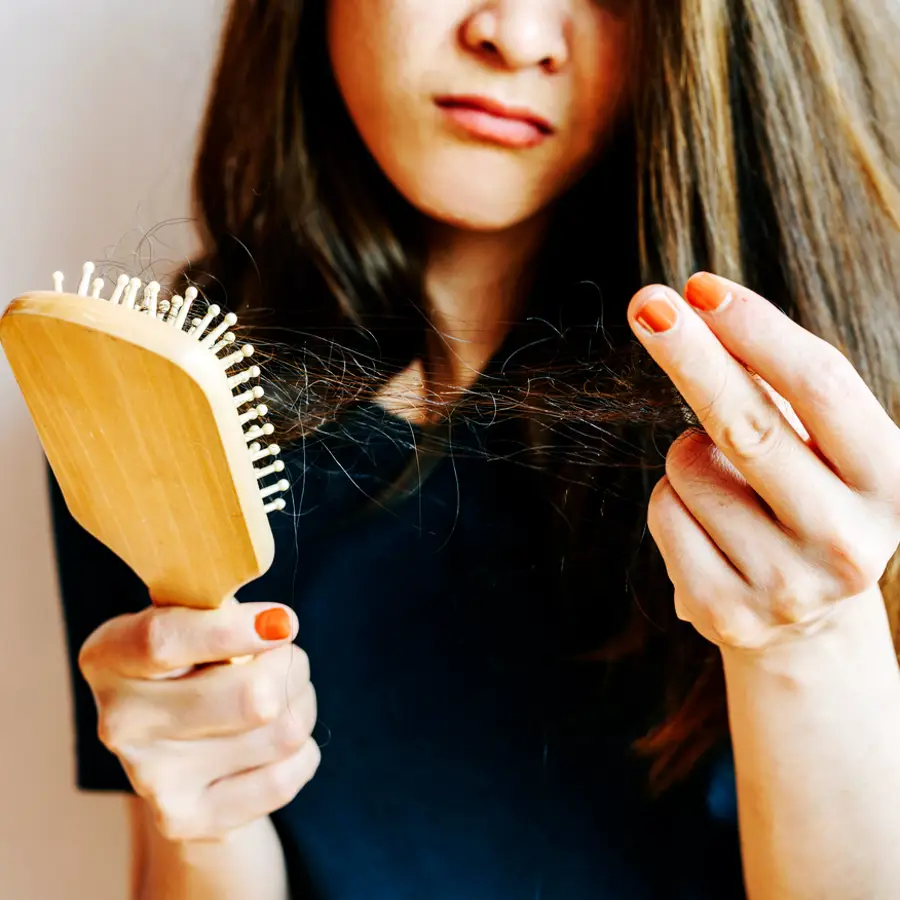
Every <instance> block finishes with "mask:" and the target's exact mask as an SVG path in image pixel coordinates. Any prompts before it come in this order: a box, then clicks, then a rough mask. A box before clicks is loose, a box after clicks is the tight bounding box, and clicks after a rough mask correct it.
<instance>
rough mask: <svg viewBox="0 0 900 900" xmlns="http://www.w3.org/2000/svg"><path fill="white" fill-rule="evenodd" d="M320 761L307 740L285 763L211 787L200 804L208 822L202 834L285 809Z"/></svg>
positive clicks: (253, 771) (225, 830) (315, 750)
mask: <svg viewBox="0 0 900 900" xmlns="http://www.w3.org/2000/svg"><path fill="white" fill-rule="evenodd" d="M321 759H322V754H321V751H320V750H319V745H318V744H317V743H316V742H315V740H313V738H309V739H307V741H306V742H305V743H304V744H303V746H302V747H301V748H300V749H299V750H298V751H297V752H296V753H294V754H292V755H291V756H289V757H287V758H286V759H283V760H280V761H279V762H276V763H271V764H270V765H267V766H263V767H262V768H259V769H253V770H251V771H249V772H243V773H241V774H239V775H232V776H231V777H229V778H224V779H222V780H221V781H218V782H216V783H215V784H213V785H211V786H210V787H209V788H208V789H207V791H206V792H205V794H204V796H203V800H202V804H203V807H204V809H205V813H206V818H207V820H208V821H207V824H206V826H205V828H204V831H205V832H206V833H218V834H222V833H225V832H227V831H231V830H232V829H234V828H239V827H241V826H242V825H244V824H246V823H247V822H251V821H253V820H255V819H260V818H262V817H263V816H266V815H269V814H270V813H273V812H275V811H276V810H278V809H281V808H282V807H283V806H287V804H288V803H290V802H291V800H293V799H294V797H296V796H297V794H298V793H299V792H300V790H301V789H302V788H303V787H304V786H305V785H306V784H308V783H309V781H310V780H311V779H312V777H313V775H315V773H316V770H317V769H318V767H319V763H320V761H321Z"/></svg>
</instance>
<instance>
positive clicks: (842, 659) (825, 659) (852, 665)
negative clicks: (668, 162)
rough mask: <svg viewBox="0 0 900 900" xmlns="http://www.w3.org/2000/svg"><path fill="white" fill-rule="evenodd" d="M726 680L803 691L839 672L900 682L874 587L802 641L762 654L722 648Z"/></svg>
mask: <svg viewBox="0 0 900 900" xmlns="http://www.w3.org/2000/svg"><path fill="white" fill-rule="evenodd" d="M720 650H721V653H722V663H723V666H724V668H725V672H726V676H728V675H729V674H730V675H731V676H732V677H737V676H744V677H747V676H749V677H760V676H768V677H773V678H776V679H779V680H780V681H782V682H783V684H784V686H793V687H802V686H804V685H808V684H812V683H815V682H817V681H819V680H821V679H822V678H826V679H829V680H832V679H834V678H835V677H840V676H841V673H844V674H846V675H848V676H849V675H852V676H853V679H854V681H857V680H858V679H859V678H861V677H865V675H866V673H873V674H874V673H880V674H881V675H882V676H887V677H888V678H889V679H891V678H892V679H895V680H896V679H900V668H898V666H897V656H896V653H895V650H894V646H893V641H892V638H891V629H890V622H889V620H888V616H887V612H886V610H885V606H884V599H883V597H882V594H881V590H880V589H879V588H878V587H877V586H876V587H875V588H874V589H872V590H870V591H866V592H865V593H863V594H860V595H858V596H856V597H851V598H848V599H846V600H842V601H840V602H839V603H838V604H837V605H836V606H835V608H834V610H833V611H832V612H831V614H830V615H829V616H828V617H827V619H825V620H823V621H822V622H821V623H820V624H819V626H818V627H817V628H816V629H815V630H814V631H811V632H809V633H808V634H805V635H803V636H800V637H797V638H794V639H791V640H788V641H784V642H781V643H778V644H774V645H772V646H770V647H766V648H764V649H761V650H746V649H742V648H737V647H730V646H722V647H721V648H720Z"/></svg>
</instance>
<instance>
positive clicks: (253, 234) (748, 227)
mask: <svg viewBox="0 0 900 900" xmlns="http://www.w3.org/2000/svg"><path fill="white" fill-rule="evenodd" d="M633 2H634V4H635V7H636V8H635V14H636V21H637V27H636V28H635V30H634V35H633V44H632V46H631V47H630V48H628V50H629V52H630V54H631V59H632V60H633V66H634V73H633V74H634V79H635V80H634V84H635V86H636V87H635V97H634V103H633V106H632V108H631V109H630V111H629V113H628V115H627V116H626V117H625V118H624V119H623V120H622V122H621V124H620V126H619V127H618V128H617V130H616V132H615V134H614V135H613V136H612V137H611V138H610V141H609V144H608V146H607V147H606V149H605V152H604V154H603V158H602V160H601V162H600V163H599V164H598V165H597V166H596V167H595V169H594V170H593V171H591V172H590V173H589V174H588V175H586V176H585V177H584V178H583V179H582V180H581V182H579V184H578V185H577V186H576V187H575V188H573V189H572V190H571V191H570V192H569V193H568V194H567V195H566V196H565V197H563V198H562V199H561V200H559V201H558V202H557V204H556V206H555V208H554V209H553V211H552V214H553V216H554V226H553V228H552V229H551V230H550V233H551V237H550V238H549V239H548V241H547V243H546V244H545V246H544V247H543V249H542V251H541V255H540V260H539V265H538V275H537V277H536V279H535V282H534V284H533V285H532V288H531V290H530V292H529V298H528V304H527V307H526V309H525V313H524V315H522V316H521V320H520V321H517V322H516V323H514V325H513V327H512V328H511V330H510V333H509V336H508V338H507V340H506V342H505V344H504V345H503V347H502V348H501V350H500V352H499V353H498V354H497V356H496V358H495V359H494V360H493V361H492V362H491V363H490V365H489V366H488V367H487V369H486V370H485V372H484V373H483V374H482V375H481V377H479V379H478V380H477V381H476V383H475V384H474V385H473V386H471V388H469V389H468V390H467V391H466V392H464V393H463V394H462V395H461V396H460V397H459V400H458V401H457V402H456V403H455V404H454V405H453V407H452V410H450V412H449V413H448V414H447V415H449V416H450V417H451V418H453V419H454V420H456V421H459V420H460V418H463V419H465V418H471V419H483V418H484V417H489V419H490V420H494V419H504V420H509V421H512V422H514V423H516V425H517V427H518V428H519V432H518V433H519V434H520V435H521V442H522V451H521V453H519V454H517V458H518V459H519V460H520V461H521V462H522V464H525V465H531V466H534V467H535V468H537V469H540V470H542V471H544V472H548V473H550V474H551V475H552V478H551V479H547V480H546V483H548V484H552V485H553V486H554V487H553V488H552V490H553V491H555V492H556V496H554V497H552V498H551V500H552V504H553V506H554V508H555V509H556V510H558V513H559V514H558V515H557V516H554V517H552V518H551V520H550V521H548V522H547V543H548V546H549V547H550V548H551V552H554V553H556V554H558V555H559V558H560V559H564V560H565V563H566V564H565V571H564V572H563V573H562V574H561V576H560V586H559V595H560V603H565V602H569V603H571V608H572V610H573V615H575V616H577V615H580V614H581V613H582V612H584V611H585V610H587V609H588V608H589V607H591V606H594V607H599V608H601V609H602V606H603V603H604V598H603V597H602V596H600V595H599V591H598V589H595V590H594V591H593V592H592V591H591V583H592V579H591V573H592V572H597V571H599V570H600V569H601V568H602V567H603V566H605V565H606V566H609V565H613V564H617V565H618V566H619V568H620V569H621V568H622V560H626V561H627V564H626V566H625V569H624V570H623V584H627V589H628V591H629V592H630V594H631V596H632V598H633V601H634V602H633V604H632V608H633V615H632V616H631V619H630V621H629V622H628V623H626V624H623V627H622V628H621V629H620V630H619V632H618V633H617V635H616V638H615V639H614V640H612V641H610V640H604V641H603V642H602V644H600V645H599V646H593V647H581V648H578V650H577V652H578V654H579V655H580V656H582V657H587V658H593V659H596V660H597V662H598V665H600V664H601V661H607V662H611V661H614V662H615V664H616V665H617V666H625V667H627V666H629V665H634V666H640V667H643V668H644V669H647V668H648V667H650V666H653V667H654V671H655V670H656V668H657V667H658V670H659V671H658V677H657V682H656V684H657V688H658V690H657V701H658V702H657V704H656V709H657V712H658V718H657V721H656V724H655V725H654V727H653V728H652V730H650V731H649V733H648V734H647V735H646V736H645V737H644V738H643V739H642V740H640V741H639V742H638V747H637V749H638V750H639V751H640V752H642V753H645V754H647V755H648V756H649V757H650V758H651V759H652V764H651V780H652V782H653V784H654V785H655V786H656V787H657V788H662V787H665V786H666V785H667V784H669V783H671V782H672V781H674V780H676V779H679V778H681V777H683V776H684V775H685V774H686V773H687V772H688V771H689V770H690V769H691V767H692V766H693V764H694V763H695V762H696V761H697V760H698V759H699V758H700V757H701V756H702V755H703V754H704V752H705V751H706V750H707V749H709V748H710V747H711V746H712V745H714V744H715V743H716V742H717V741H718V740H719V739H720V738H721V737H723V736H724V734H725V733H726V727H727V722H726V716H725V694H724V680H723V677H722V670H721V660H720V654H719V652H718V650H717V649H716V648H714V647H712V646H711V645H710V644H708V643H707V642H706V641H705V640H704V639H702V638H701V637H699V635H697V634H696V632H695V631H694V629H693V628H692V627H691V626H689V625H686V624H685V623H682V622H679V621H678V620H677V619H676V618H675V616H674V611H673V608H672V587H671V584H670V583H669V580H668V578H667V577H666V573H665V570H664V567H663V566H662V564H661V559H660V557H659V554H658V551H657V550H656V548H655V547H654V545H653V542H652V541H650V540H649V539H647V538H646V536H645V534H644V530H645V519H646V504H647V499H648V496H649V492H650V489H651V488H652V486H653V483H654V482H655V481H656V480H657V478H658V477H659V476H660V475H661V473H662V465H663V462H664V457H665V452H666V450H667V449H668V446H669V445H670V444H671V442H672V440H674V438H675V437H677V436H678V434H680V433H681V432H682V431H684V430H685V429H686V428H690V427H696V426H697V424H698V423H697V421H696V419H695V417H694V416H693V414H692V413H691V411H690V410H689V409H688V408H687V407H686V406H685V404H684V403H683V402H682V401H681V399H680V398H679V396H678V395H677V393H676V392H675V390H674V388H673V387H672V386H671V384H670V382H669V380H668V379H667V378H666V377H665V376H664V374H663V373H662V372H661V371H660V370H659V369H658V368H657V367H656V366H655V364H654V363H653V362H652V361H651V360H650V359H649V358H648V357H647V355H646V354H645V353H644V352H643V351H642V350H641V349H640V347H639V345H638V344H637V342H636V341H635V340H634V339H633V336H632V335H631V333H630V330H629V328H628V325H627V322H626V321H625V308H626V306H627V303H628V300H629V299H630V297H631V295H632V294H633V293H634V291H635V290H637V288H639V287H640V285H641V284H644V283H648V282H664V283H667V284H670V285H672V286H674V287H675V288H676V289H680V288H681V287H682V286H683V284H684V282H685V281H686V280H687V278H688V277H689V276H690V275H691V274H692V273H693V272H695V271H698V270H701V269H707V270H711V271H715V272H717V273H719V274H720V275H723V276H725V277H727V278H731V279H734V280H736V281H740V282H742V283H745V284H747V285H749V286H751V287H752V288H753V289H754V290H757V291H758V292H760V293H761V294H763V295H764V296H766V297H768V298H769V299H770V300H772V302H774V303H775V304H776V305H778V306H779V307H781V308H782V309H783V310H784V311H785V312H787V314H788V315H790V316H791V317H792V318H794V319H795V320H796V321H798V322H799V323H800V324H802V325H803V326H804V327H806V328H808V329H809V330H810V331H812V332H814V333H816V334H818V335H820V336H821V337H823V338H825V339H826V340H828V341H830V342H831V343H833V344H835V345H836V346H837V347H839V348H840V349H841V350H842V351H843V352H844V353H845V354H846V355H847V356H848V357H849V358H850V359H851V361H852V362H853V363H854V364H855V365H856V367H857V368H858V370H859V371H860V373H861V374H862V376H863V377H864V378H865V380H866V382H867V383H868V385H869V386H870V388H871V389H872V390H873V391H874V392H875V394H876V395H877V396H878V398H879V399H880V400H881V402H882V403H883V405H884V406H885V408H886V409H888V410H889V411H890V412H891V413H892V415H893V416H894V418H895V419H897V417H898V403H897V390H898V386H900V307H898V296H897V285H898V284H900V236H898V231H900V189H898V184H900V178H898V158H897V148H898V147H900V140H898V137H900V134H898V130H900V56H898V54H897V53H896V47H897V46H898V45H900V7H897V5H896V4H893V3H890V2H887V0H679V2H671V3H660V2H658V0H633ZM324 7H325V3H324V2H322V0H307V2H305V3H304V2H301V0H234V2H233V4H232V7H231V12H230V17H229V20H228V22H227V25H226V29H225V33H224V39H223V43H222V49H221V55H220V60H219V65H218V71H217V75H216V79H215V82H214V87H213V91H212V95H211V98H210V103H209V106H208V111H207V117H206V122H205V126H204V134H203V139H202V143H201V147H200V151H199V155H198V159H197V166H196V171H195V196H196V206H197V215H198V219H199V222H200V224H201V233H202V238H203V246H204V250H203V252H202V254H201V255H200V257H199V258H198V259H196V260H195V261H194V263H193V264H192V265H191V266H189V267H188V268H187V269H186V270H185V272H184V273H183V274H184V276H185V277H186V278H188V279H190V280H191V281H193V282H194V283H197V284H199V285H200V286H201V287H202V288H203V290H204V291H205V292H206V294H207V295H208V296H210V299H215V302H219V303H226V304H228V305H230V306H231V307H232V308H239V309H240V312H241V313H242V318H243V320H244V322H245V324H247V327H248V328H249V329H250V331H251V332H252V334H253V340H254V343H257V344H261V345H262V346H263V347H270V348H272V349H273V350H275V351H277V353H274V354H273V357H274V358H273V360H272V363H273V365H275V366H276V368H275V369H273V370H270V373H269V374H270V376H271V385H270V387H269V391H268V393H274V394H275V396H276V400H277V403H276V406H277V407H278V408H279V409H280V411H281V415H282V417H283V422H282V426H283V429H286V430H287V431H288V432H289V434H290V436H291V437H292V438H293V439H295V440H310V439H312V440H314V439H315V436H316V433H317V431H318V430H319V429H320V428H321V426H322V424H323V423H326V422H329V421H332V420H334V419H336V418H337V417H339V416H340V415H341V414H342V412H343V411H344V410H346V409H349V408H351V407H359V405H360V404H361V403H362V402H363V401H366V400H371V399H372V398H373V397H374V395H375V394H376V393H377V392H378V390H379V389H380V388H382V387H383V385H384V384H385V383H386V382H387V381H389V380H390V379H391V378H392V377H393V376H395V375H397V374H398V373H400V372H403V371H404V370H405V369H407V368H408V367H409V365H410V364H411V363H412V362H414V361H416V360H422V361H423V362H427V360H428V358H429V355H430V354H434V353H435V352H436V351H435V346H436V342H435V341H434V337H435V335H434V329H433V326H432V325H431V323H430V322H429V317H428V312H427V306H426V303H425V299H424V290H423V275H424V251H425V248H424V246H423V245H422V241H421V237H420V235H421V234H422V231H423V229H422V228H421V227H420V224H421V216H420V214H419V213H418V212H417V211H416V210H414V209H413V208H412V207H411V206H410V205H409V204H408V203H407V202H406V201H405V200H404V198H403V197H401V196H400V195H399V194H398V192H397V191H396V190H395V189H394V188H393V186H392V185H391V184H390V183H389V182H388V181H387V179H386V178H385V176H384V175H383V174H382V172H381V171H380V169H379V168H378V167H377V165H376V164H375V162H374V160H373V159H372V157H371V156H370V155H369V153H368V152H367V150H366V148H365V147H364V145H363V144H362V141H361V139H360V137H359V135H358V134H357V132H356V130H355V128H354V126H353V124H352V122H351V120H350V118H349V116H348V114H347V111H346V109H345V107H344V104H343V101H342V100H341V98H340V95H339V93H338V90H337V87H336V85H335V82H334V80H333V76H332V74H331V69H330V65H329V61H328V58H327V49H326V42H325V40H324V28H325V22H324V15H325V12H324ZM611 211H612V212H614V215H610V212H611ZM248 323H249V324H248ZM437 345H438V346H439V342H437ZM276 359H277V363H276V361H275V360H276ZM435 412H436V416H437V417H438V418H440V415H439V413H440V412H441V410H440V408H439V407H437V406H436V408H435ZM446 417H447V416H445V418H446ZM435 433H436V434H437V435H440V434H441V433H442V432H441V430H440V429H436V431H435ZM601 485H602V486H603V490H601V489H600V487H601ZM610 523H614V525H613V527H610ZM561 568H562V567H561ZM882 587H883V590H884V594H885V598H886V602H887V605H888V611H889V614H890V619H891V623H892V627H893V629H894V633H895V641H896V640H898V639H900V566H898V561H897V558H895V559H894V560H893V561H892V563H891V564H890V565H889V566H888V569H887V570H886V572H885V574H884V577H883V579H882ZM566 598H568V599H566ZM576 598H580V599H576ZM569 649H570V651H571V650H572V648H569ZM657 664H658V665H657Z"/></svg>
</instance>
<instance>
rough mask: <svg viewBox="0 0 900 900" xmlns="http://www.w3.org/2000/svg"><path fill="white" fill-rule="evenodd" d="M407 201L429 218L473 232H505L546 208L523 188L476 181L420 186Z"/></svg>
mask: <svg viewBox="0 0 900 900" xmlns="http://www.w3.org/2000/svg"><path fill="white" fill-rule="evenodd" d="M407 197H408V199H409V200H410V202H411V203H412V204H413V206H415V207H416V208H417V209H418V210H419V211H420V212H422V213H423V214H424V215H426V216H428V217H429V218H431V219H435V220H436V221H438V222H443V223H444V224H446V225H452V226H454V227H456V228H465V229H468V230H471V231H504V230H506V229H508V228H512V227H514V226H516V225H518V224H520V223H521V222H524V221H525V220H526V219H529V218H531V217H532V216H534V215H535V213H537V212H539V211H540V210H541V209H542V208H543V206H544V205H546V204H545V203H542V202H541V200H540V199H539V198H535V197H533V196H532V194H531V192H529V191H528V190H527V188H526V187H525V186H524V185H505V184H503V183H502V182H501V183H498V182H497V181H493V182H491V181H489V180H486V179H482V178H477V177H476V178H469V179H465V180H461V181H460V183H458V184H453V183H452V182H450V183H449V184H448V181H447V179H444V178H442V179H441V180H440V183H439V184H438V185H434V184H428V183H427V182H426V183H421V182H420V183H419V184H417V185H416V186H415V189H414V190H410V191H409V192H408V193H407Z"/></svg>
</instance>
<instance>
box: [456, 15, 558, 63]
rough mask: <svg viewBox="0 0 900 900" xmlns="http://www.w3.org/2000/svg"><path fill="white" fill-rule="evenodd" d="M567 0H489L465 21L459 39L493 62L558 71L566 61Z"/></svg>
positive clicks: (473, 50)
mask: <svg viewBox="0 0 900 900" xmlns="http://www.w3.org/2000/svg"><path fill="white" fill-rule="evenodd" d="M568 6H569V4H568V2H567V0H489V2H486V3H481V4H479V7H478V9H477V10H476V11H475V12H473V13H472V14H471V15H470V16H469V17H468V18H467V19H466V21H465V23H464V24H463V27H462V40H463V43H464V44H465V46H466V47H467V48H468V49H469V50H470V51H471V52H473V53H476V54H478V55H479V56H480V57H482V58H483V59H485V60H486V61H488V62H490V63H491V64H493V65H496V66H502V67H503V68H508V69H524V68H530V67H532V66H540V67H541V68H543V69H545V70H546V71H547V72H558V71H560V70H561V69H563V68H564V67H565V65H566V64H567V63H568V61H569V32H570V19H571V14H570V12H569V9H568Z"/></svg>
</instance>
